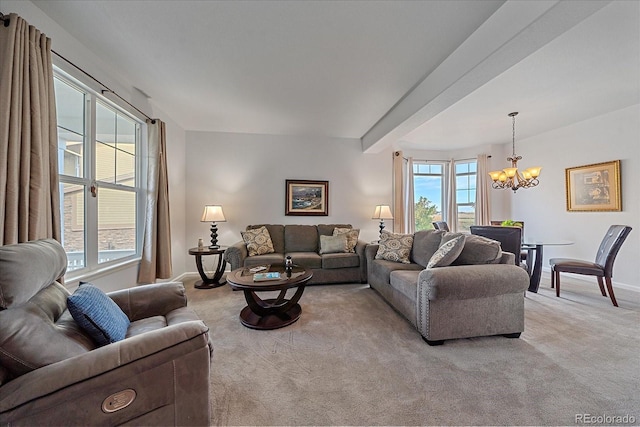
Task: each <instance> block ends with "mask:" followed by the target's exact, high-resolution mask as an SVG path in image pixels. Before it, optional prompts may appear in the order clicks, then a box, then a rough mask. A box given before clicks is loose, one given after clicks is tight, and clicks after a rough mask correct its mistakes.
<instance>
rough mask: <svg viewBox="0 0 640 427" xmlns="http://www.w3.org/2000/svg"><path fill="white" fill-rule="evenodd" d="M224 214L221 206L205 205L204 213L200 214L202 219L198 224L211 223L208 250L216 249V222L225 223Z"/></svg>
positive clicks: (217, 246)
mask: <svg viewBox="0 0 640 427" xmlns="http://www.w3.org/2000/svg"><path fill="white" fill-rule="evenodd" d="M226 221H227V220H226V219H225V217H224V212H222V206H220V205H206V206H205V207H204V212H202V219H201V220H200V222H211V245H210V246H209V249H218V248H219V247H220V245H218V226H217V225H216V222H226Z"/></svg>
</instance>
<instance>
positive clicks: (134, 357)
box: [0, 321, 209, 425]
mask: <svg viewBox="0 0 640 427" xmlns="http://www.w3.org/2000/svg"><path fill="white" fill-rule="evenodd" d="M208 330H209V329H208V328H207V326H206V325H205V324H204V323H203V322H202V321H191V322H184V323H180V324H177V325H173V326H168V327H166V328H162V329H158V330H155V331H151V332H147V333H144V334H141V335H136V336H134V337H131V338H127V339H125V340H122V341H118V342H116V343H113V344H109V345H106V346H104V347H100V348H98V349H95V350H92V351H90V352H87V353H84V354H81V355H78V356H75V357H72V358H69V359H66V360H63V361H60V362H57V363H53V364H51V365H47V366H44V367H42V368H39V369H36V370H34V371H31V372H29V373H27V374H25V375H22V376H20V377H18V378H16V379H14V380H12V381H10V382H9V383H7V384H5V385H3V386H2V393H1V394H0V415H2V414H4V413H5V412H7V411H9V410H12V409H17V411H18V412H24V413H23V414H17V416H19V417H21V416H31V415H32V411H30V408H29V405H30V404H34V405H36V407H37V408H38V409H43V408H47V407H49V409H50V410H51V411H53V413H58V414H60V410H61V409H62V407H63V406H64V405H66V404H69V403H71V404H70V405H69V409H70V410H73V411H77V410H78V409H72V408H73V407H75V406H77V405H78V404H77V402H75V401H76V399H78V400H80V399H84V398H85V397H87V398H89V397H90V396H89V395H91V394H93V393H95V392H97V391H98V390H103V389H104V388H105V385H108V384H117V385H116V387H117V389H115V390H113V391H119V390H121V389H123V388H127V383H128V382H134V381H135V378H134V377H135V376H136V375H142V374H143V373H144V372H145V371H148V370H150V369H153V368H154V367H157V366H159V365H161V364H163V363H167V362H170V361H172V360H176V359H179V358H180V357H183V356H184V355H186V354H191V353H194V352H197V351H201V352H202V353H205V352H206V353H205V354H204V356H203V357H202V359H201V360H203V361H206V366H205V367H206V368H207V371H208V365H209V357H208V354H209V349H208ZM201 349H204V350H201ZM199 360H200V359H199ZM200 368H202V367H200ZM129 371H131V372H129ZM167 375H170V373H167ZM123 377H124V378H123ZM207 381H208V379H207ZM85 382H86V383H89V384H86V391H87V393H88V396H84V395H77V391H75V392H74V391H73V388H74V387H76V388H77V387H78V386H79V385H82V384H83V383H85ZM92 384H93V385H92ZM106 388H107V389H108V387H106ZM111 388H113V385H112V386H111ZM113 391H112V392H113ZM136 391H137V392H138V394H140V393H141V392H142V391H141V390H136ZM147 392H149V393H150V392H152V390H148V391H147ZM70 393H76V395H75V397H74V396H67V394H70ZM103 394H104V396H97V397H96V398H98V399H100V400H102V399H104V398H106V397H107V396H108V395H109V394H110V393H109V392H107V391H104V393H103ZM60 400H61V401H62V402H58V401H60ZM72 400H73V401H74V402H72ZM37 401H40V403H37V404H36V403H33V402H37ZM42 401H49V402H50V403H48V404H45V403H42ZM58 403H60V406H57V407H56V404H58ZM21 405H25V406H24V407H21V408H19V407H20V406H21ZM98 408H99V407H98ZM31 409H33V408H31ZM44 411H45V412H46V411H47V410H46V409H44ZM98 412H100V411H99V409H98ZM76 415H77V414H68V415H67V417H68V418H69V419H72V418H73V419H74V420H75V421H77V423H78V424H80V425H81V424H83V420H82V419H77V418H75V416H76ZM82 415H83V416H91V415H92V414H91V413H90V412H89V410H88V409H87V410H86V411H84V412H83V413H82ZM93 416H94V417H95V414H93ZM58 421H59V422H60V424H64V422H63V421H62V420H56V423H57V422H58ZM94 421H95V419H94ZM105 422H106V421H105Z"/></svg>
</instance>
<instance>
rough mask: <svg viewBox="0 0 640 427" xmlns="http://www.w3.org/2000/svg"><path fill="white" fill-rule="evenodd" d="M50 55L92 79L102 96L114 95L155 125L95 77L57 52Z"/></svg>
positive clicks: (152, 120)
mask: <svg viewBox="0 0 640 427" xmlns="http://www.w3.org/2000/svg"><path fill="white" fill-rule="evenodd" d="M51 53H53V54H54V55H56V56H57V57H58V58H60V59H62V60H63V61H65V62H66V63H67V64H69V65H71V66H72V67H74V68H76V69H77V70H79V71H80V72H82V73H83V74H84V75H86V76H87V77H89V78H90V79H92V80H93V81H95V82H96V83H98V84H99V85H100V86H102V87H103V88H104V89H102V90H101V91H100V92H101V93H102V94H103V95H104V94H105V93H112V94H113V95H115V96H116V97H117V98H118V99H120V100H121V101H123V102H125V103H126V104H127V105H129V106H130V107H131V108H133V109H134V110H136V111H137V112H138V113H140V114H142V115H143V116H145V117H146V118H147V119H149V120H151V123H153V124H155V122H156V120H155V119H152V118H151V117H149V116H147V115H146V114H145V113H144V112H143V111H141V110H140V109H139V108H138V107H136V106H135V105H133V104H132V103H130V102H129V101H127V100H126V99H124V98H123V97H121V96H120V95H118V94H117V93H115V91H113V90H112V89H110V88H109V86H107V85H105V84H104V83H102V82H101V81H100V80H98V79H96V78H95V77H93V76H92V75H91V74H89V73H87V72H86V71H85V70H83V69H82V68H80V67H78V66H77V65H76V64H74V63H73V62H71V61H69V60H68V59H67V58H65V57H64V56H62V55H60V54H59V53H58V52H56V51H55V50H53V49H51Z"/></svg>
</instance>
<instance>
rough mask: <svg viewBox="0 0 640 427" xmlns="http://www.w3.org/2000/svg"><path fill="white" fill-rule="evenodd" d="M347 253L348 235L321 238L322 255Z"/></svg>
mask: <svg viewBox="0 0 640 427" xmlns="http://www.w3.org/2000/svg"><path fill="white" fill-rule="evenodd" d="M339 252H347V236H346V234H338V235H337V236H320V255H322V254H335V253H339Z"/></svg>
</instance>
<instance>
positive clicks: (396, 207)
mask: <svg viewBox="0 0 640 427" xmlns="http://www.w3.org/2000/svg"><path fill="white" fill-rule="evenodd" d="M402 166H403V160H402V151H394V152H393V207H392V212H393V232H394V233H402V232H404V203H403V202H402V199H403V191H402V181H403V180H402Z"/></svg>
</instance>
